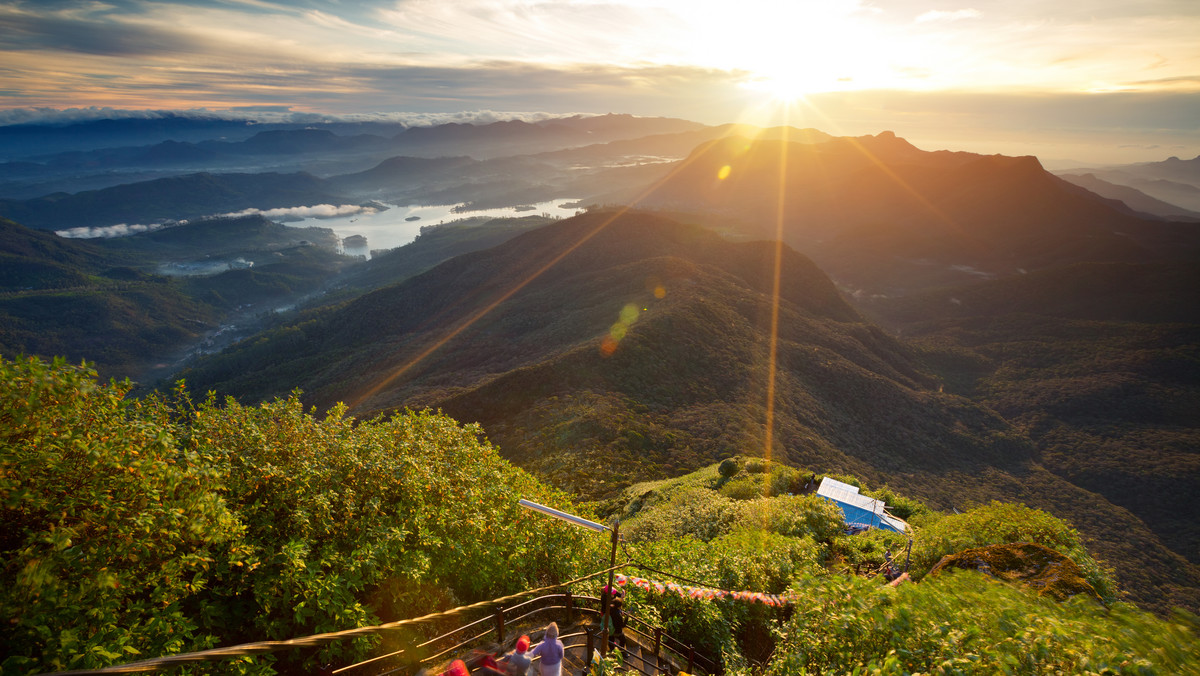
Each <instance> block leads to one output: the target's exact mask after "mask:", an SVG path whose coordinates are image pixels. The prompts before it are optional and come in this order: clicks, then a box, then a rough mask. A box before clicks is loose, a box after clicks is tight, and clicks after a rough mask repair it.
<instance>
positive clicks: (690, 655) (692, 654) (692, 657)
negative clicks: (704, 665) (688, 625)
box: [688, 645, 696, 674]
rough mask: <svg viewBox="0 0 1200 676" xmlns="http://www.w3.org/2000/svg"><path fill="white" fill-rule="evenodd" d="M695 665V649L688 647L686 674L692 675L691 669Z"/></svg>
mask: <svg viewBox="0 0 1200 676" xmlns="http://www.w3.org/2000/svg"><path fill="white" fill-rule="evenodd" d="M695 664H696V649H695V648H693V647H692V646H690V645H689V646H688V673H689V674H690V673H692V669H693V667H694V666H695Z"/></svg>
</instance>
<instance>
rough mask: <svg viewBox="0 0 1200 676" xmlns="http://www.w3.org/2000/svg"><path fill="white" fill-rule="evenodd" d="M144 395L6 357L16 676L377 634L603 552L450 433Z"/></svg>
mask: <svg viewBox="0 0 1200 676" xmlns="http://www.w3.org/2000/svg"><path fill="white" fill-rule="evenodd" d="M127 389H128V384H127V383H115V384H109V385H99V384H97V383H96V381H95V374H94V372H92V371H90V370H89V369H87V368H85V367H72V366H67V365H66V364H64V363H62V362H56V363H54V364H52V365H50V364H46V363H43V362H40V361H38V360H36V359H30V360H26V361H20V362H7V361H4V360H0V510H2V511H3V513H2V516H3V520H4V523H5V525H6V528H5V530H4V532H3V536H2V537H0V550H2V553H3V556H4V561H5V565H4V567H3V570H2V572H0V575H2V579H0V616H3V617H5V618H11V621H8V622H5V623H3V625H0V653H3V654H4V655H5V656H6V657H5V659H4V662H3V663H2V665H0V666H2V667H3V670H4V672H5V673H10V672H11V673H24V672H30V671H47V670H61V669H78V668H95V667H101V666H105V665H109V664H114V663H121V662H127V661H130V660H133V659H139V658H145V657H152V656H157V655H161V654H167V653H175V652H182V651H188V650H194V649H200V648H205V647H210V646H213V645H227V644H231V643H239V642H243V641H249V640H261V639H267V638H270V639H282V638H292V637H296V636H303V635H307V634H313V633H318V632H324V631H332V630H339V629H346V628H351V627H355V626H361V625H367V624H374V623H377V622H379V621H381V620H390V619H396V618H397V617H403V616H409V615H411V614H414V611H420V612H428V611H431V610H435V609H437V608H446V607H453V606H455V605H458V604H459V603H462V602H470V601H475V600H480V599H484V598H491V597H493V596H496V595H499V594H503V593H506V592H511V591H516V590H518V589H525V588H529V587H534V586H538V585H541V584H545V583H547V582H554V581H560V580H562V579H563V578H564V577H566V576H568V575H570V574H572V573H573V572H574V567H575V564H576V561H578V560H579V557H580V556H581V555H584V554H588V555H590V554H592V552H590V551H589V550H588V549H587V548H588V547H590V546H593V543H592V540H591V539H588V538H582V539H581V538H578V537H577V536H576V533H574V532H572V531H571V529H570V527H568V526H566V525H561V524H558V523H557V522H553V521H549V520H547V519H544V518H542V517H540V516H538V515H535V514H532V513H530V512H528V511H526V510H522V509H520V508H518V507H517V506H516V504H515V503H516V497H518V496H527V497H531V498H533V499H535V500H539V501H542V502H547V503H550V504H556V505H559V506H564V507H565V506H566V500H565V498H564V497H563V496H562V495H561V494H557V493H555V492H553V491H551V490H550V489H547V488H545V487H544V486H542V485H541V484H539V483H537V482H536V480H534V479H533V478H531V477H530V476H528V475H527V474H525V473H524V472H522V471H520V470H518V469H516V468H514V467H512V466H511V465H509V464H508V463H507V462H506V461H504V460H503V459H501V458H500V457H499V455H498V453H497V451H496V449H495V448H493V447H492V446H491V445H489V444H487V443H486V442H483V441H480V439H479V434H480V430H479V429H478V428H475V427H460V426H458V425H457V424H456V423H455V422H454V421H453V420H450V419H449V418H446V417H445V416H442V415H437V414H433V413H429V412H422V413H411V412H410V413H405V414H403V415H398V416H395V417H393V418H390V419H384V418H377V419H374V420H371V421H364V422H359V421H355V420H353V419H351V418H348V417H345V416H344V415H343V412H342V411H339V410H335V411H334V412H332V413H330V414H329V415H328V416H326V417H324V418H317V417H315V416H313V415H312V414H309V413H306V412H304V410H303V409H302V407H301V405H300V403H299V401H298V399H297V398H296V397H295V396H293V397H291V398H289V399H287V400H278V401H274V402H270V403H265V404H262V405H260V406H255V407H244V406H241V405H239V404H237V403H236V402H233V401H228V402H224V403H223V404H218V403H217V402H215V401H212V400H211V399H210V400H209V401H207V402H204V403H202V404H200V405H193V404H192V403H191V402H190V400H188V399H187V397H186V394H185V393H184V392H182V390H180V391H178V392H176V394H175V396H174V398H173V399H172V400H170V401H167V400H162V399H149V400H146V401H135V400H130V399H126V398H125V397H124V394H125V392H126V390H127ZM587 560H588V561H589V562H590V561H593V559H590V558H589V559H587ZM368 647H369V642H368V641H362V642H358V643H355V644H351V643H342V644H333V646H331V647H330V648H328V649H326V650H324V651H322V652H321V653H319V654H318V655H317V656H316V658H317V659H320V660H323V661H324V660H329V659H338V660H348V659H351V658H352V657H354V656H356V655H361V654H362V652H363V651H364V650H365V649H366V648H368Z"/></svg>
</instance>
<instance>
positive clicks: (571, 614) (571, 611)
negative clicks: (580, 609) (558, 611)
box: [567, 590, 575, 625]
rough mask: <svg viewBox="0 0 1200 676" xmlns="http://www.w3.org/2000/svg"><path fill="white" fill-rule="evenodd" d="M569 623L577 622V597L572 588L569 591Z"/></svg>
mask: <svg viewBox="0 0 1200 676" xmlns="http://www.w3.org/2000/svg"><path fill="white" fill-rule="evenodd" d="M567 624H568V625H572V624H575V597H574V596H572V595H571V592H570V590H568V591H567Z"/></svg>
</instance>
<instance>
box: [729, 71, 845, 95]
mask: <svg viewBox="0 0 1200 676" xmlns="http://www.w3.org/2000/svg"><path fill="white" fill-rule="evenodd" d="M745 87H746V88H747V89H750V90H751V91H756V92H760V93H762V94H765V95H766V96H767V97H768V98H769V99H770V100H771V101H772V102H775V103H795V102H796V101H799V100H801V99H803V98H804V97H805V96H807V95H809V94H815V93H818V92H821V91H825V90H827V89H829V88H830V87H829V83H828V81H823V80H822V79H820V78H817V77H813V76H812V75H811V74H808V73H805V72H802V71H790V72H779V73H762V74H758V75H755V76H753V77H752V79H750V80H747V81H746V82H745Z"/></svg>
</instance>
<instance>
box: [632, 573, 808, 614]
mask: <svg viewBox="0 0 1200 676" xmlns="http://www.w3.org/2000/svg"><path fill="white" fill-rule="evenodd" d="M614 581H615V582H616V583H617V585H618V586H621V587H624V586H625V585H630V584H631V585H633V586H635V587H637V588H638V589H642V590H645V591H648V592H655V593H658V594H666V593H670V594H677V595H679V596H681V597H683V598H692V599H700V600H704V601H712V600H714V599H730V600H734V601H747V602H751V603H754V602H757V603H764V604H766V605H768V606H775V607H781V606H786V605H789V604H791V603H792V602H793V601H794V599H793V598H792V597H791V596H785V595H779V594H764V593H763V592H753V591H725V590H724V589H713V588H711V587H692V586H689V585H685V584H675V583H674V582H657V581H655V580H647V579H646V578H642V577H634V576H632V575H620V574H617V575H616V576H615V577H614Z"/></svg>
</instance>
